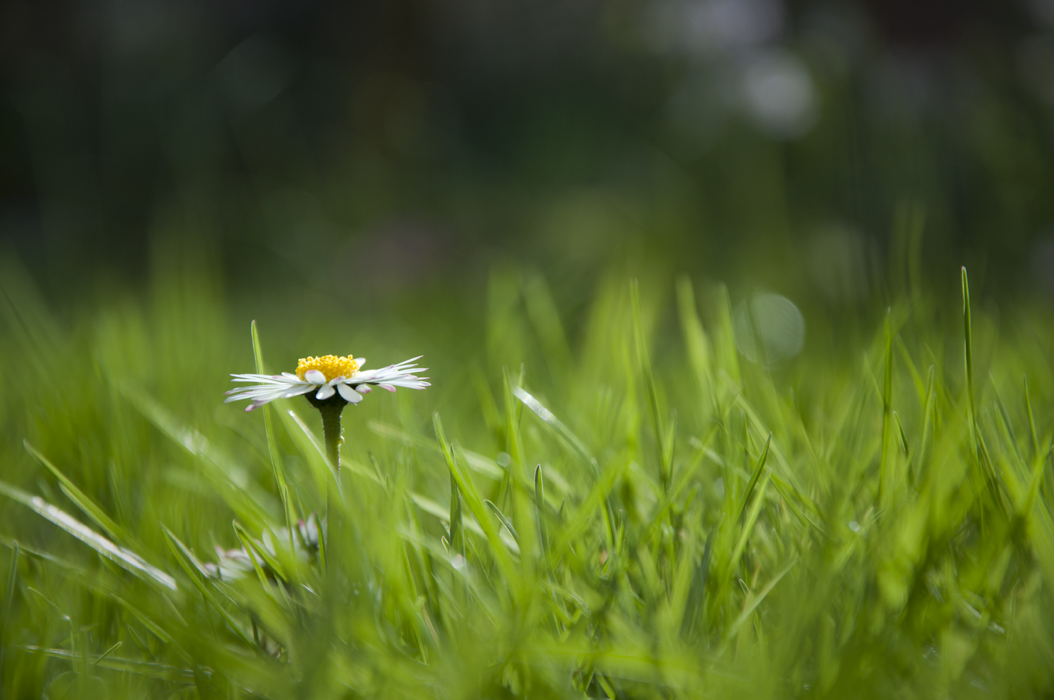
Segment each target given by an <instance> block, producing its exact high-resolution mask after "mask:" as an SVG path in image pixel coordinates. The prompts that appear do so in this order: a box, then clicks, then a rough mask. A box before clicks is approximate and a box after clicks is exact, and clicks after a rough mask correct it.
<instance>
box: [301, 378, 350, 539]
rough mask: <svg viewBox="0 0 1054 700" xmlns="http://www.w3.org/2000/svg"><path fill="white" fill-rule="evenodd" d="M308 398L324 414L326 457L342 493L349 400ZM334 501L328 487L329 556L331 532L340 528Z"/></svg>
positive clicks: (327, 532) (323, 436)
mask: <svg viewBox="0 0 1054 700" xmlns="http://www.w3.org/2000/svg"><path fill="white" fill-rule="evenodd" d="M307 400H308V401H309V402H310V403H311V405H312V406H314V407H315V408H317V409H318V412H319V413H321V414H322V439H323V441H324V442H325V443H326V457H328V458H329V461H330V464H331V465H332V466H333V469H334V470H335V472H334V473H335V475H336V479H337V493H338V496H339V493H340V445H341V443H342V442H344V439H343V437H341V428H340V413H341V411H343V410H344V407H345V406H347V405H348V404H347V402H346V401H344V399H342V398H341V397H340V396H336V395H335V396H332V397H330V398H328V399H325V400H323V401H319V400H318V399H316V398H315V397H313V396H310V395H309V396H308V397H307ZM332 501H333V491H332V488H330V487H328V486H327V487H326V553H327V556H332V554H333V549H332V540H331V539H330V533H331V532H335V531H336V530H337V529H339V527H338V526H334V525H333V524H332V522H331V520H330V513H331V511H333V510H334V509H333V508H331V507H330V506H331V504H332Z"/></svg>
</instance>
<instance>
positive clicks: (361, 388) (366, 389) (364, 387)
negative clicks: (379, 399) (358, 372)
mask: <svg viewBox="0 0 1054 700" xmlns="http://www.w3.org/2000/svg"><path fill="white" fill-rule="evenodd" d="M355 391H357V392H359V393H360V394H368V393H370V391H372V390H371V389H370V385H369V384H359V385H358V386H357V387H355Z"/></svg>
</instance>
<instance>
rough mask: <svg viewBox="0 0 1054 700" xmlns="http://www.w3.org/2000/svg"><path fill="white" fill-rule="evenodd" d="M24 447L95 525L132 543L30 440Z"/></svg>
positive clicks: (25, 442)
mask: <svg viewBox="0 0 1054 700" xmlns="http://www.w3.org/2000/svg"><path fill="white" fill-rule="evenodd" d="M22 446H23V447H25V448H26V452H28V453H29V454H30V456H31V457H32V458H33V459H35V460H36V461H37V462H39V463H40V464H41V465H43V466H44V467H46V468H47V470H48V471H50V472H51V473H52V474H54V475H55V478H56V479H58V480H59V486H60V488H61V489H62V491H63V493H65V494H66V496H67V497H68V498H69V499H70V501H72V502H73V504H74V505H76V506H77V507H78V508H80V509H81V511H82V512H83V513H84V514H85V515H87V516H88V517H89V518H91V519H92V520H94V521H95V524H96V525H98V526H99V527H101V528H102V529H103V530H105V531H106V533H107V534H108V535H109V536H110V537H113V538H114V539H115V540H117V541H119V542H120V543H121V544H124V545H127V544H128V543H129V541H130V539H131V538H130V537H129V534H128V532H127V531H126V530H125V529H124V528H123V527H121V526H120V525H118V524H117V523H115V522H114V521H113V520H112V519H111V518H110V516H108V515H107V514H106V511H104V510H103V509H102V508H101V507H100V506H99V505H98V504H97V503H95V501H93V500H92V499H91V498H90V497H89V496H88V495H87V494H85V493H84V492H83V491H81V490H80V488H78V487H77V485H76V484H75V483H73V481H72V480H71V479H70V478H69V477H68V476H66V475H65V474H63V473H62V471H60V470H59V468H58V467H56V466H55V465H54V464H52V463H51V462H50V461H49V460H48V458H47V457H45V456H44V455H42V454H41V453H40V452H39V451H38V450H37V449H36V448H35V447H33V446H32V445H31V444H29V441H28V440H23V441H22Z"/></svg>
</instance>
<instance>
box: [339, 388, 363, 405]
mask: <svg viewBox="0 0 1054 700" xmlns="http://www.w3.org/2000/svg"><path fill="white" fill-rule="evenodd" d="M337 391H339V392H340V395H341V397H342V398H343V399H344V400H345V401H347V402H348V403H358V402H359V401H362V394H360V393H359V392H357V391H355V390H354V389H353V388H351V386H349V385H347V384H338V385H337Z"/></svg>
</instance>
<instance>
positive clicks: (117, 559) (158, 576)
mask: <svg viewBox="0 0 1054 700" xmlns="http://www.w3.org/2000/svg"><path fill="white" fill-rule="evenodd" d="M0 493H2V494H3V495H5V496H7V497H8V498H10V499H12V500H14V501H18V502H19V503H21V504H22V505H24V506H26V507H27V508H29V509H31V510H33V511H34V512H36V513H37V514H39V515H40V516H41V517H43V518H45V519H46V520H49V521H51V522H52V523H54V524H55V525H57V526H58V527H60V528H62V529H63V530H65V531H66V532H68V533H69V534H71V535H73V536H74V537H76V538H77V539H79V540H80V541H81V542H83V543H84V544H86V545H88V546H89V547H91V548H92V549H94V550H95V551H96V552H98V553H99V554H101V555H102V556H104V557H106V558H107V559H109V560H110V561H112V562H114V563H115V564H117V565H118V566H120V567H122V568H123V569H126V570H127V571H129V572H131V573H133V574H135V575H136V576H138V577H139V578H141V579H143V580H144V581H148V582H150V583H154V584H160V585H161V586H164V587H165V588H168V589H170V590H173V591H174V590H177V587H176V581H175V579H174V578H172V577H171V576H169V575H168V574H166V573H165V572H164V571H162V570H161V569H158V568H157V567H155V566H151V565H150V564H147V563H146V562H145V561H143V559H142V558H141V557H140V556H139V555H138V554H136V553H135V552H131V551H129V550H127V549H125V548H123V547H119V546H117V545H116V544H114V543H113V542H111V541H110V540H108V539H106V538H105V537H103V536H102V535H100V534H99V533H97V532H95V531H94V530H92V529H91V528H89V527H88V526H86V525H84V524H83V523H81V522H80V521H78V520H77V519H76V518H74V517H73V516H71V515H69V514H68V513H66V512H65V511H63V510H61V509H59V508H57V507H55V506H53V505H51V504H50V503H48V502H47V501H45V500H44V499H43V498H40V497H39V496H32V495H30V494H28V493H26V492H25V491H22V490H20V489H17V488H15V487H14V486H11V485H10V484H7V483H5V482H2V481H0Z"/></svg>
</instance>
